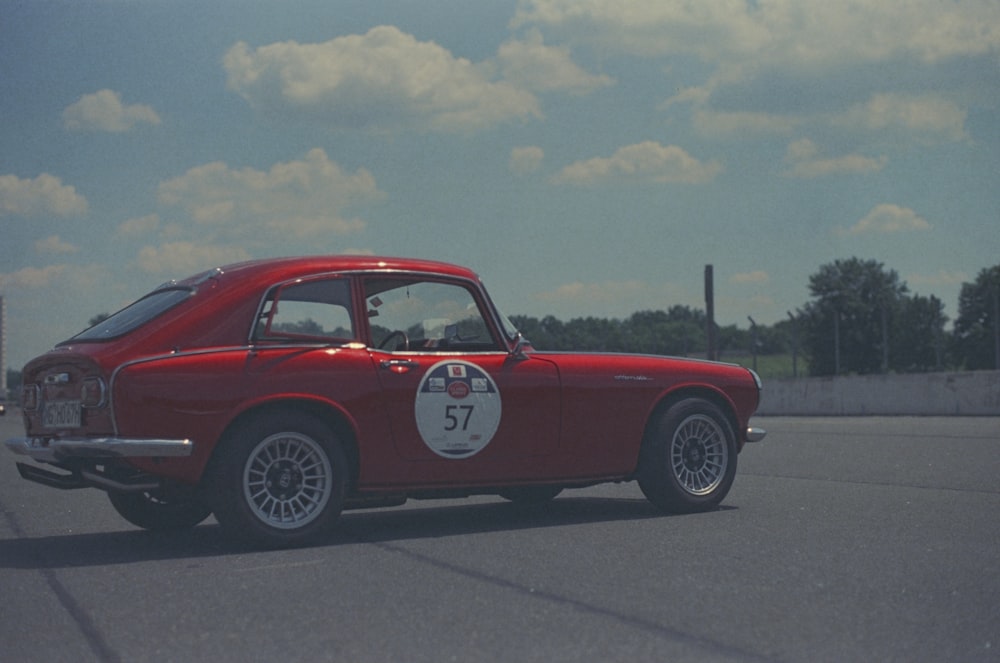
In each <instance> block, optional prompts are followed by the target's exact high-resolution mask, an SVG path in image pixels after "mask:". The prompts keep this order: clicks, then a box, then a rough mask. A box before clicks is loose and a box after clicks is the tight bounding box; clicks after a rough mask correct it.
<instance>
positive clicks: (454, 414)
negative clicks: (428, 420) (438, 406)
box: [444, 405, 476, 431]
mask: <svg viewBox="0 0 1000 663" xmlns="http://www.w3.org/2000/svg"><path fill="white" fill-rule="evenodd" d="M475 407H476V406H475V405H446V406H445V408H444V418H445V421H446V422H447V423H445V426H444V429H445V430H446V431H453V430H455V429H456V428H458V427H459V420H461V427H462V430H469V417H471V416H472V411H473V410H474V409H475Z"/></svg>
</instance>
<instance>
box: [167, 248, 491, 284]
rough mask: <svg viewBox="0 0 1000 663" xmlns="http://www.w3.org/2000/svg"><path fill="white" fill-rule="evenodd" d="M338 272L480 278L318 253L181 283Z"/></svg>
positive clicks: (408, 261) (409, 263)
mask: <svg viewBox="0 0 1000 663" xmlns="http://www.w3.org/2000/svg"><path fill="white" fill-rule="evenodd" d="M336 272H410V273H424V274H440V275H445V276H453V277H459V278H466V279H471V280H476V281H478V280H479V276H478V275H477V274H476V273H475V272H474V271H472V270H471V269H469V268H467V267H462V266H459V265H453V264H450V263H446V262H439V261H435V260H422V259H417V258H398V257H388V256H370V255H327V256H323V255H316V256H297V257H282V258H264V259H259V260H248V261H246V262H239V263H233V264H230V265H223V266H221V267H218V268H216V269H214V270H211V272H203V273H202V274H198V275H195V276H192V277H189V278H187V279H185V280H184V281H181V283H186V282H191V281H199V280H202V279H203V278H204V277H205V276H206V275H208V274H210V273H215V274H219V275H225V276H239V277H240V278H246V279H249V280H256V279H257V278H267V279H272V280H285V279H292V278H296V277H299V276H307V275H310V274H323V273H336Z"/></svg>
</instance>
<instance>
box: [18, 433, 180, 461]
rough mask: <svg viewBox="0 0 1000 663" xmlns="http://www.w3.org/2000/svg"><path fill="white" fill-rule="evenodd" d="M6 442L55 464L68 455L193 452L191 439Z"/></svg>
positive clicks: (33, 439)
mask: <svg viewBox="0 0 1000 663" xmlns="http://www.w3.org/2000/svg"><path fill="white" fill-rule="evenodd" d="M4 445H5V446H6V447H7V448H8V449H10V450H11V451H12V452H14V453H16V454H20V455H22V456H30V457H31V458H33V459H35V460H37V461H40V462H43V463H52V462H58V461H59V460H65V459H66V458H73V457H78V458H137V457H152V456H168V457H186V456H190V455H191V453H192V452H193V451H194V442H192V441H191V440H156V439H130V438H122V437H63V438H59V437H56V438H51V439H46V438H40V437H15V438H11V439H9V440H5V441H4Z"/></svg>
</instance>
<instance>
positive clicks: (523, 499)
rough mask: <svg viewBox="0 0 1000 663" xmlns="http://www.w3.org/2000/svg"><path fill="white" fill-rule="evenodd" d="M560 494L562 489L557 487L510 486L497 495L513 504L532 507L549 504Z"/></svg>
mask: <svg viewBox="0 0 1000 663" xmlns="http://www.w3.org/2000/svg"><path fill="white" fill-rule="evenodd" d="M561 492H562V488H561V487H559V486H511V487H510V488H504V489H503V490H501V491H500V492H499V493H498V494H499V495H500V497H502V498H504V499H505V500H508V501H510V502H513V503H514V504H523V505H526V506H533V505H538V504H545V503H546V502H551V501H552V500H554V499H555V498H556V496H557V495H559V493H561Z"/></svg>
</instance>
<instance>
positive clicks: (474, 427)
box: [6, 256, 764, 546]
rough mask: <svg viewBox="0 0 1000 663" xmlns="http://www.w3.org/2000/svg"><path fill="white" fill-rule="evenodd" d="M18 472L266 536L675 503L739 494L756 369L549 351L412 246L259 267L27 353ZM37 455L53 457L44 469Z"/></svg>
mask: <svg viewBox="0 0 1000 663" xmlns="http://www.w3.org/2000/svg"><path fill="white" fill-rule="evenodd" d="M23 382H24V387H23V394H22V402H23V406H24V407H23V412H24V419H25V427H26V436H25V437H23V438H15V439H11V440H7V441H6V445H7V446H8V448H10V449H11V450H12V451H14V452H16V453H18V454H23V455H26V456H29V457H31V458H32V459H33V460H35V461H37V462H38V463H18V469H19V470H20V473H21V476H23V477H24V478H25V479H29V480H32V481H35V482H38V483H41V484H44V485H47V486H53V487H56V488H82V487H95V488H99V489H101V490H104V491H107V493H108V496H109V498H110V500H111V504H112V505H113V506H114V508H115V509H116V510H117V511H118V512H119V513H120V514H121V515H122V516H124V517H125V518H126V519H127V520H128V521H130V522H131V523H133V524H135V525H138V526H140V527H145V528H150V529H168V528H181V527H193V526H194V525H196V524H198V523H200V522H201V521H202V520H204V519H205V518H207V517H208V516H209V515H210V514H213V513H214V514H215V517H216V518H217V519H218V521H219V523H220V524H221V526H222V527H223V528H225V530H226V531H227V532H230V533H232V534H233V535H236V536H239V537H243V538H246V539H250V540H251V541H253V542H255V543H257V544H262V545H265V546H287V545H297V544H301V543H304V542H306V541H309V540H311V539H313V538H315V537H316V536H317V535H318V534H319V533H320V532H322V531H323V530H324V529H325V528H327V527H329V526H330V525H331V523H333V522H334V521H335V520H336V518H337V516H338V515H339V514H340V512H341V510H342V509H345V508H351V507H358V506H364V507H369V506H377V505H395V504H401V503H402V502H404V501H405V500H406V499H407V498H439V497H464V496H468V495H473V494H497V495H501V496H503V497H505V498H507V499H509V500H512V501H515V502H543V501H546V500H550V499H552V498H553V497H555V496H556V495H557V494H558V493H559V492H560V491H561V490H563V489H564V488H575V487H583V486H588V485H593V484H596V483H600V482H607V481H630V480H637V481H638V482H639V486H640V487H641V489H642V491H643V493H644V494H645V495H646V497H648V498H649V500H650V501H651V502H653V503H654V504H655V505H657V506H658V507H660V508H662V509H663V510H666V511H671V512H693V511H703V510H706V509H711V508H713V507H715V506H717V505H718V504H719V503H720V502H721V501H722V499H723V498H724V497H725V496H726V494H727V493H728V491H729V489H730V486H731V485H732V483H733V478H734V476H735V473H736V459H737V455H738V454H739V453H740V451H741V450H742V448H743V445H744V443H746V442H754V441H757V440H760V439H762V438H763V437H764V431H762V430H760V429H758V428H752V427H750V426H749V420H750V416H751V415H752V414H753V412H754V410H755V408H756V407H757V404H758V398H759V393H760V386H761V385H760V380H759V378H758V377H757V376H756V375H755V374H754V373H753V372H752V371H750V370H748V369H746V368H742V367H739V366H734V365H729V364H722V363H713V362H705V361H694V360H689V359H678V358H669V357H659V356H639V355H623V354H619V355H612V354H583V353H566V352H548V351H546V352H542V351H538V350H535V349H534V348H532V346H531V343H530V342H528V341H527V340H526V339H525V338H523V337H522V336H521V334H520V333H519V332H518V331H517V329H515V328H514V326H513V325H511V323H510V322H509V321H508V320H507V318H505V317H504V316H503V314H501V313H500V311H498V310H497V309H496V307H494V305H493V303H492V302H491V300H490V298H489V296H488V295H487V293H486V290H485V289H484V287H483V284H482V282H481V281H480V279H479V277H478V276H477V275H476V274H475V273H474V272H472V271H470V270H468V269H465V268H463V267H457V266H454V265H449V264H444V263H437V262H428V261H422V260H409V259H398V258H375V257H367V256H364V257H361V256H358V257H348V256H336V257H305V258H281V259H270V260H258V261H253V262H246V263H241V264H236V265H229V266H226V267H222V268H217V269H213V270H211V271H207V272H204V273H202V274H198V275H197V276H192V277H190V278H187V279H185V280H183V281H172V282H169V283H166V284H164V285H162V286H160V287H159V288H156V289H155V290H153V291H152V292H151V293H149V294H148V295H146V296H145V297H143V298H141V299H139V300H138V301H136V302H135V303H133V304H131V305H130V306H128V307H126V308H125V309H122V310H121V311H119V312H117V313H115V314H114V315H112V316H111V317H109V318H107V319H106V320H104V321H102V322H100V323H99V324H97V325H95V326H93V327H91V328H90V329H87V330H86V331H84V332H82V333H80V334H78V335H76V336H74V337H73V338H71V339H69V340H67V341H65V342H63V343H60V344H59V345H58V346H56V347H55V348H54V349H53V350H51V351H49V352H47V353H46V354H44V355H42V356H40V357H37V358H36V359H33V360H32V361H31V362H29V363H28V364H27V366H25V368H24V372H23ZM39 463H40V464H39Z"/></svg>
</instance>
